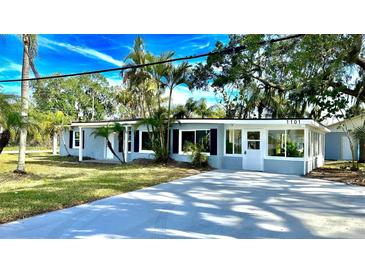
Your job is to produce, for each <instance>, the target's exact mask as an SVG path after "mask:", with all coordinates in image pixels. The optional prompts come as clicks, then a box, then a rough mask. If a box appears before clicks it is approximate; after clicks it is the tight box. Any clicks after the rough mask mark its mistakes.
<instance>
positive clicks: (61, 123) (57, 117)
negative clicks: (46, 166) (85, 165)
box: [46, 111, 71, 155]
mask: <svg viewBox="0 0 365 274" xmlns="http://www.w3.org/2000/svg"><path fill="white" fill-rule="evenodd" d="M70 122H71V118H70V117H68V116H66V115H65V114H64V113H63V112H62V111H56V112H54V113H53V112H52V113H48V115H47V117H46V131H47V132H48V133H49V134H50V135H52V136H53V155H55V154H56V151H55V149H56V147H57V137H58V136H62V143H63V146H64V148H65V150H66V151H67V154H68V155H71V154H70V152H69V151H68V148H67V145H66V141H65V136H64V135H65V134H62V131H63V129H64V128H66V127H67V125H69V124H70ZM60 141H61V140H60Z"/></svg>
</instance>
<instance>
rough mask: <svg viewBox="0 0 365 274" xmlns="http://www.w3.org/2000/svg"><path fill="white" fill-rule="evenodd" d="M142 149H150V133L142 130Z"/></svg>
mask: <svg viewBox="0 0 365 274" xmlns="http://www.w3.org/2000/svg"><path fill="white" fill-rule="evenodd" d="M142 150H152V143H151V138H150V133H148V132H142Z"/></svg>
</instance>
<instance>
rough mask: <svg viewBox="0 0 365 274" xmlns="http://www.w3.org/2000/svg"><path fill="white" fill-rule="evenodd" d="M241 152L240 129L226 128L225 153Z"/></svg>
mask: <svg viewBox="0 0 365 274" xmlns="http://www.w3.org/2000/svg"><path fill="white" fill-rule="evenodd" d="M241 153H242V131H241V130H240V129H227V130H226V154H241Z"/></svg>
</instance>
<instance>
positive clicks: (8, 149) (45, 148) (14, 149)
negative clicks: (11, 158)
mask: <svg viewBox="0 0 365 274" xmlns="http://www.w3.org/2000/svg"><path fill="white" fill-rule="evenodd" d="M49 149H52V148H49V147H36V146H27V150H49ZM18 150H19V147H18V146H6V147H4V151H18Z"/></svg>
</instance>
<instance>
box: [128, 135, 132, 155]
mask: <svg viewBox="0 0 365 274" xmlns="http://www.w3.org/2000/svg"><path fill="white" fill-rule="evenodd" d="M128 151H129V152H131V151H132V130H128Z"/></svg>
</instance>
